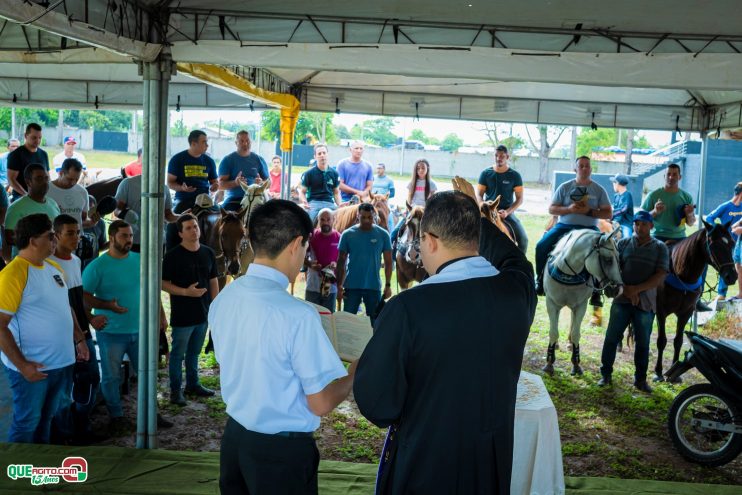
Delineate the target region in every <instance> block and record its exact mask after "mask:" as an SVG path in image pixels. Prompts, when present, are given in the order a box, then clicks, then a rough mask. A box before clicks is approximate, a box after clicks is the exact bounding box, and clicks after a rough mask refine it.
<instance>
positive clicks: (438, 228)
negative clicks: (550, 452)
mask: <svg viewBox="0 0 742 495" xmlns="http://www.w3.org/2000/svg"><path fill="white" fill-rule="evenodd" d="M484 224H487V222H483V221H482V220H481V218H480V214H479V209H478V208H477V205H476V203H475V202H474V200H472V199H471V198H469V197H468V196H466V195H464V194H463V193H461V192H455V191H444V192H440V193H436V194H434V195H433V196H431V197H430V199H428V201H427V203H426V206H425V215H424V216H423V218H422V222H421V225H420V231H421V232H422V234H421V236H420V253H421V256H422V259H423V265H424V266H425V270H426V271H427V272H428V273H430V274H431V276H430V278H428V279H427V280H425V281H424V282H422V283H420V284H418V285H416V286H415V287H413V288H412V289H409V290H405V291H403V292H401V293H400V294H399V295H397V296H396V297H394V298H392V299H391V300H389V302H388V303H386V306H384V309H383V310H381V313H380V315H379V316H378V318H377V319H376V322H375V324H374V335H373V337H371V340H370V341H369V343H368V345H367V346H366V348H365V350H364V351H363V355H362V356H361V359H360V361H359V362H358V368H357V371H356V375H355V383H354V386H353V394H354V396H355V400H356V403H357V404H358V408H359V409H360V411H361V414H363V415H364V416H365V417H366V418H367V419H368V420H369V421H371V422H372V423H374V424H375V425H377V426H379V427H387V426H390V425H391V426H393V431H394V433H393V434H391V432H390V435H389V436H388V437H387V442H386V445H385V447H384V453H382V456H381V466H380V469H379V474H378V477H377V491H376V493H381V494H392V493H500V494H502V493H510V477H511V471H512V463H513V435H514V422H515V400H516V391H517V384H518V377H519V375H520V368H521V362H522V359H523V350H524V348H525V344H526V338H527V337H528V332H529V328H530V326H531V323H532V322H533V315H534V313H535V311H536V293H535V288H534V285H533V281H532V280H533V279H532V277H533V268H532V267H531V264H530V263H529V262H528V261H527V260H526V257H525V256H524V255H523V253H521V252H520V251H519V250H518V249H517V248H516V247H515V246H514V245H513V243H512V242H510V241H509V240H507V238H506V237H505V235H504V234H503V233H501V232H500V231H499V230H498V229H497V228H495V227H493V226H492V224H488V226H487V230H485V231H484V232H483V236H484V237H485V238H486V242H485V245H486V246H487V247H488V249H487V251H486V252H483V253H481V254H484V255H485V256H481V255H480V253H479V252H478V245H479V243H480V232H481V231H482V229H483V228H485V225H484ZM464 307H465V308H467V310H466V311H461V310H460V308H464ZM493 314H494V315H497V322H496V323H495V324H494V326H493V322H492V315H493Z"/></svg>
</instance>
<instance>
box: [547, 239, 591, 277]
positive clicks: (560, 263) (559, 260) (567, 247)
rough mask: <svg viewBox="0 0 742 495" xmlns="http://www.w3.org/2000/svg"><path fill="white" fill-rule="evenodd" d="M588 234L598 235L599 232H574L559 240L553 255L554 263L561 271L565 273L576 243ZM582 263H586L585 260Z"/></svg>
mask: <svg viewBox="0 0 742 495" xmlns="http://www.w3.org/2000/svg"><path fill="white" fill-rule="evenodd" d="M588 234H598V232H594V231H592V230H589V229H585V230H573V231H571V232H568V233H567V235H565V236H563V237H562V238H561V239H559V242H557V244H556V246H554V249H553V250H552V251H551V254H552V255H553V256H554V263H556V266H557V268H558V269H559V270H561V271H564V270H565V269H566V268H567V267H566V266H565V264H564V261H565V258H566V257H567V255H568V254H569V252H570V251H571V250H572V248H573V247H574V245H575V243H577V241H578V240H579V239H582V237H584V236H585V235H588ZM601 235H602V234H601ZM582 261H583V262H584V260H582Z"/></svg>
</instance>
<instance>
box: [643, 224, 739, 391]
mask: <svg viewBox="0 0 742 495" xmlns="http://www.w3.org/2000/svg"><path fill="white" fill-rule="evenodd" d="M733 247H734V240H733V239H732V236H731V234H729V225H728V224H727V225H721V224H713V225H712V224H709V223H706V222H703V228H702V229H699V230H697V231H696V232H694V233H693V234H692V235H690V236H688V237H686V238H685V239H683V240H681V241H680V242H678V243H676V244H673V245H672V246H670V274H669V275H668V276H667V278H666V279H665V283H664V284H663V285H661V286H660V287H659V288H658V289H657V331H658V333H657V365H656V366H655V368H654V372H655V377H654V380H655V381H662V380H663V376H662V353H663V352H664V350H665V346H666V345H667V334H666V332H665V320H666V319H667V317H668V315H671V314H675V315H676V316H677V327H676V328H675V339H674V341H673V343H674V347H675V352H674V354H673V356H672V362H673V364H675V362H677V360H678V359H680V348H681V347H682V345H683V329H684V328H685V325H686V324H687V323H688V320H690V317H691V315H692V314H693V310H694V309H695V307H696V302H697V301H698V298H699V297H701V291H702V290H703V282H702V278H701V277H702V276H703V272H704V271H705V270H706V267H707V266H708V265H711V266H713V267H714V269H715V270H716V271H717V272H719V276H720V277H722V278H723V279H724V281H725V282H726V283H727V284H728V285H732V284H734V283H735V282H736V281H737V272H736V270H735V268H734V262H733V261H732V249H733Z"/></svg>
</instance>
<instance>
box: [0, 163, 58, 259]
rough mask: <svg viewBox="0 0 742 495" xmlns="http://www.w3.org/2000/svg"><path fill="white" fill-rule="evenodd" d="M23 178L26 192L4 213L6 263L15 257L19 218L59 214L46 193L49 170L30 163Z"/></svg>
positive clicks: (4, 257) (40, 165)
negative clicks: (39, 214) (35, 214)
mask: <svg viewBox="0 0 742 495" xmlns="http://www.w3.org/2000/svg"><path fill="white" fill-rule="evenodd" d="M23 178H24V180H25V182H26V185H27V187H28V194H27V195H25V196H21V197H20V198H19V199H17V200H16V201H15V202H13V203H12V204H11V205H10V206H9V207H8V212H7V213H6V215H5V233H4V235H3V239H4V240H3V251H2V252H3V259H4V260H5V262H6V263H10V260H12V259H13V258H15V256H16V255H17V254H18V249H17V248H16V246H15V227H16V225H17V224H18V221H19V220H20V219H21V218H24V217H27V216H29V215H33V214H34V213H44V214H46V216H48V217H49V220H50V221H52V222H53V221H54V219H55V218H57V216H58V215H59V206H58V205H57V203H56V201H54V200H53V199H52V198H48V197H47V196H46V194H47V193H48V192H49V172H47V171H46V167H44V165H42V164H40V163H32V164H30V165H28V166H27V167H26V168H25V169H24V171H23Z"/></svg>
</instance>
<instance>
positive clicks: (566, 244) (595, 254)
mask: <svg viewBox="0 0 742 495" xmlns="http://www.w3.org/2000/svg"><path fill="white" fill-rule="evenodd" d="M617 232H619V230H618V229H616V230H614V231H613V232H612V233H611V234H602V233H600V232H596V231H594V230H590V229H581V230H573V231H572V232H569V233H568V234H567V235H565V236H564V237H562V238H561V239H560V240H559V242H558V243H557V245H556V246H554V250H553V251H552V252H551V256H550V258H549V262H548V264H547V268H546V272H545V273H544V291H545V292H546V310H547V312H548V313H549V347H548V350H547V352H546V365H545V366H544V367H543V371H544V372H546V373H548V374H550V375H551V374H553V373H554V361H555V359H556V357H555V354H556V353H555V351H556V344H557V340H559V312H560V311H561V309H562V308H563V307H564V306H567V307H568V308H569V309H570V310H571V311H572V322H571V326H570V333H569V341H570V342H571V343H572V374H573V375H581V374H582V368H581V367H580V325H581V324H582V318H583V317H584V316H585V310H586V309H587V302H588V299H589V298H590V294H592V291H593V289H594V288H599V289H602V288H604V287H608V286H620V285H622V281H621V271H620V266H619V260H618V251H617V250H616V244H615V242H614V240H613V239H614V237H615V236H616V233H617Z"/></svg>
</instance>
